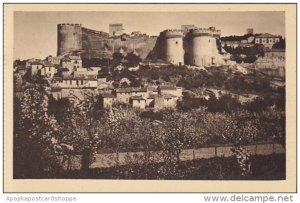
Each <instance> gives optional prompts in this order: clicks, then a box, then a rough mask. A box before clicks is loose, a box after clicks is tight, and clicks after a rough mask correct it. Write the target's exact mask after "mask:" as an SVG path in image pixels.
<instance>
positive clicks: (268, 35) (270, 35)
mask: <svg viewBox="0 0 300 203" xmlns="http://www.w3.org/2000/svg"><path fill="white" fill-rule="evenodd" d="M256 37H257V38H271V37H279V36H278V35H272V34H269V33H264V34H262V35H258V36H256Z"/></svg>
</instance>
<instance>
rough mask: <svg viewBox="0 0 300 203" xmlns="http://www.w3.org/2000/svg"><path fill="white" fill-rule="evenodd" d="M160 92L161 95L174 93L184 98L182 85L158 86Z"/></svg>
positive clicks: (177, 96) (179, 97) (173, 94)
mask: <svg viewBox="0 0 300 203" xmlns="http://www.w3.org/2000/svg"><path fill="white" fill-rule="evenodd" d="M158 93H159V94H161V95H172V96H175V97H176V98H178V99H179V100H181V99H182V87H176V86H170V85H161V86H159V87H158Z"/></svg>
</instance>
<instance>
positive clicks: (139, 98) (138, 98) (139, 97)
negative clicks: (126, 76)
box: [130, 96, 145, 100]
mask: <svg viewBox="0 0 300 203" xmlns="http://www.w3.org/2000/svg"><path fill="white" fill-rule="evenodd" d="M130 99H132V100H145V99H144V98H143V97H142V96H132V97H130Z"/></svg>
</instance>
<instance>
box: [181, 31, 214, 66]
mask: <svg viewBox="0 0 300 203" xmlns="http://www.w3.org/2000/svg"><path fill="white" fill-rule="evenodd" d="M219 37H220V31H219V30H215V28H214V27H210V28H197V29H193V30H191V31H190V32H189V33H188V34H187V36H186V41H187V42H186V44H187V46H186V48H185V49H186V53H187V55H188V58H187V63H188V64H191V65H195V66H212V65H215V64H217V62H218V58H219V54H218V49H217V43H216V39H217V38H219Z"/></svg>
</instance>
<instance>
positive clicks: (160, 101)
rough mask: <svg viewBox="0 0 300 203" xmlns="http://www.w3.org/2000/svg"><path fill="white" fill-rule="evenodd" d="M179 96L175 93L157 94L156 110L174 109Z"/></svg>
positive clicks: (155, 100)
mask: <svg viewBox="0 0 300 203" xmlns="http://www.w3.org/2000/svg"><path fill="white" fill-rule="evenodd" d="M177 100H178V98H177V97H176V96H174V95H170V94H165V95H156V96H155V99H154V110H155V111H158V110H161V109H165V108H166V109H174V108H176V105H177Z"/></svg>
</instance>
